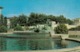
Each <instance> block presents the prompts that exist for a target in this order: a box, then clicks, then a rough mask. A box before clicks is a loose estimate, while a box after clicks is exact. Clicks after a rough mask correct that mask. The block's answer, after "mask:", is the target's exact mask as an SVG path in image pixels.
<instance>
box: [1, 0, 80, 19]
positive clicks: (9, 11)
mask: <svg viewBox="0 0 80 52" xmlns="http://www.w3.org/2000/svg"><path fill="white" fill-rule="evenodd" d="M0 6H3V7H4V9H3V12H2V13H3V15H4V16H8V17H10V16H14V15H16V16H17V15H20V14H25V15H29V14H30V13H31V12H35V13H44V14H52V15H55V16H59V15H64V16H65V17H67V18H71V19H73V18H78V17H80V0H0Z"/></svg>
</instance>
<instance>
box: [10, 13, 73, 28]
mask: <svg viewBox="0 0 80 52" xmlns="http://www.w3.org/2000/svg"><path fill="white" fill-rule="evenodd" d="M47 19H50V20H51V21H55V22H56V23H60V24H64V23H68V24H73V21H72V20H70V19H67V18H66V17H64V16H63V15H60V16H54V15H46V14H38V13H31V14H30V15H29V16H27V15H24V14H23V15H19V16H18V17H16V16H14V17H12V18H11V24H12V26H13V27H14V26H16V25H17V24H19V25H21V26H32V25H36V24H45V23H46V22H47Z"/></svg>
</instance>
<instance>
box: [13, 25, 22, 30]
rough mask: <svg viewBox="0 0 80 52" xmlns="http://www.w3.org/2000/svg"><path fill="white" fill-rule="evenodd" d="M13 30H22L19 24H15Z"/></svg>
mask: <svg viewBox="0 0 80 52" xmlns="http://www.w3.org/2000/svg"><path fill="white" fill-rule="evenodd" d="M14 30H16V31H22V30H23V28H22V27H21V26H20V25H17V26H16V27H15V28H14Z"/></svg>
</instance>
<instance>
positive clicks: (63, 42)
mask: <svg viewBox="0 0 80 52" xmlns="http://www.w3.org/2000/svg"><path fill="white" fill-rule="evenodd" d="M67 45H68V42H67V41H66V40H54V46H53V48H57V49H61V48H66V47H67Z"/></svg>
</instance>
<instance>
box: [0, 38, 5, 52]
mask: <svg viewBox="0 0 80 52" xmlns="http://www.w3.org/2000/svg"><path fill="white" fill-rule="evenodd" d="M2 50H6V40H5V39H4V38H3V37H1V38H0V51H2Z"/></svg>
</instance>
